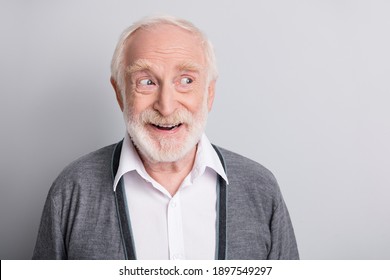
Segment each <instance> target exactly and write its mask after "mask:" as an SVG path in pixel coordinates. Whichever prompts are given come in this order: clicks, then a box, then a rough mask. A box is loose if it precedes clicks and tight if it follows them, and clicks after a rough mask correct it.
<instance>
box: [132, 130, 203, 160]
mask: <svg viewBox="0 0 390 280" xmlns="http://www.w3.org/2000/svg"><path fill="white" fill-rule="evenodd" d="M128 132H129V135H130V137H131V139H132V141H133V143H134V146H135V147H136V148H137V150H138V151H139V152H140V153H141V154H142V156H144V157H146V158H147V159H148V160H149V161H151V162H176V161H179V160H180V159H182V158H184V157H185V156H186V155H188V154H189V153H190V152H191V151H192V150H193V149H194V148H195V147H196V145H197V144H198V142H199V140H200V137H201V136H202V133H200V134H199V135H196V136H195V135H193V136H191V135H189V136H187V137H186V139H185V140H176V139H171V138H170V137H167V138H162V139H153V138H152V137H150V136H149V135H148V133H147V132H146V131H145V130H143V129H141V130H137V129H134V127H131V126H130V125H129V126H128Z"/></svg>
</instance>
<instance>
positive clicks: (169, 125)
mask: <svg viewBox="0 0 390 280" xmlns="http://www.w3.org/2000/svg"><path fill="white" fill-rule="evenodd" d="M157 126H159V127H165V128H168V127H175V126H178V124H175V125H171V124H157Z"/></svg>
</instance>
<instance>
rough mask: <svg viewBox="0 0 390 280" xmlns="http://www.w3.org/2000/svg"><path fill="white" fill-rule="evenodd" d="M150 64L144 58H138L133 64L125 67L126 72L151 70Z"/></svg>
mask: <svg viewBox="0 0 390 280" xmlns="http://www.w3.org/2000/svg"><path fill="white" fill-rule="evenodd" d="M151 69H152V65H151V64H150V63H149V62H148V61H147V60H146V59H138V60H136V61H135V62H134V63H133V64H131V65H129V66H128V67H127V68H126V73H127V74H133V73H135V72H140V71H145V70H151Z"/></svg>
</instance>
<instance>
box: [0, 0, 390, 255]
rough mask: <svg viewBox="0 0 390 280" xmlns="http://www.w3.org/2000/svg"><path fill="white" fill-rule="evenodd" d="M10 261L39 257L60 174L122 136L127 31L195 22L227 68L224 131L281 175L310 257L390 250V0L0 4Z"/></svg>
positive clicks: (0, 232)
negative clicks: (121, 65) (167, 18)
mask: <svg viewBox="0 0 390 280" xmlns="http://www.w3.org/2000/svg"><path fill="white" fill-rule="evenodd" d="M0 3H1V8H0V34H1V37H0V41H1V44H0V59H1V60H0V73H1V75H0V79H1V83H0V126H1V127H0V128H1V138H0V139H1V145H0V164H1V166H0V180H1V181H0V188H1V189H0V218H1V220H0V258H1V259H30V258H31V255H32V251H33V247H34V243H35V239H36V236H37V231H38V226H39V221H40V216H41V213H42V209H43V205H44V201H45V198H46V195H47V192H48V190H49V188H50V185H51V183H52V182H53V180H54V179H55V177H56V176H57V175H58V174H59V172H60V171H61V170H62V169H63V168H64V167H65V166H66V165H67V164H68V163H70V162H71V161H73V160H74V159H76V158H78V157H80V156H81V155H83V154H86V153H89V152H91V151H93V150H95V149H98V148H100V147H102V146H105V145H108V144H111V143H114V142H116V141H119V140H120V139H121V138H122V137H123V135H124V131H125V128H124V125H123V120H122V114H121V112H120V110H119V107H118V105H117V103H116V100H115V95H114V92H113V90H112V88H111V85H110V83H109V78H110V71H109V65H110V60H111V55H112V53H113V51H114V47H115V44H116V42H117V39H118V37H119V35H120V33H121V32H122V30H123V29H124V28H125V27H127V26H128V25H130V24H131V23H133V22H134V21H136V20H138V19H140V18H142V17H144V16H147V15H153V14H165V13H167V14H171V15H175V16H179V17H183V18H186V19H188V20H190V21H192V22H194V23H195V24H196V25H197V26H198V27H200V28H201V29H202V30H204V31H205V32H206V34H207V35H208V36H209V38H210V39H211V41H212V42H213V43H214V45H215V50H216V54H217V59H218V66H219V71H220V78H219V80H218V83H217V95H216V100H215V104H214V108H213V111H212V113H211V114H210V119H209V123H208V126H207V135H208V136H209V138H210V139H211V141H212V142H214V143H215V144H218V145H219V146H222V147H225V148H228V149H230V150H233V151H235V152H238V153H241V154H243V155H245V156H247V157H249V158H251V159H254V160H256V161H258V162H260V163H261V164H263V165H265V166H266V167H267V168H269V169H270V170H271V171H272V172H273V173H274V174H275V176H276V178H277V179H278V182H279V184H280V187H281V190H282V193H283V195H284V198H285V201H286V203H287V205H288V207H289V211H290V214H291V218H292V220H293V224H294V228H295V232H296V236H297V240H298V245H299V250H300V254H301V258H302V259H390V222H389V220H390V219H389V214H390V172H389V167H390V110H389V107H390V106H389V105H390V97H389V94H390V83H389V81H390V79H389V78H390V36H389V32H390V31H389V30H390V16H389V14H390V2H389V1H375V0H367V1H354V0H351V1H347V0H333V1H332V0H328V1H325V0H324V1H315V0H311V1H291V0H285V1H263V0H253V1H248V0H240V1H237V0H235V1H227V0H224V1H210V0H206V1H200V0H197V1H179V0H169V1H168V0H167V1H157V0H138V1H125V0H109V1H96V0H87V1H85V0H82V1H80V0H66V1H53V0H47V1H45V0H36V1H21V0H9V1H3V0H2V1H1V2H0Z"/></svg>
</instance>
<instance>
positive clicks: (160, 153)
mask: <svg viewBox="0 0 390 280" xmlns="http://www.w3.org/2000/svg"><path fill="white" fill-rule="evenodd" d="M123 114H124V118H125V122H126V126H127V132H128V133H129V135H130V138H131V139H132V141H133V143H134V145H135V147H136V148H137V149H138V150H139V152H140V153H141V154H142V155H143V156H145V157H147V159H148V160H150V161H152V162H175V161H178V160H180V159H182V158H183V157H184V156H186V155H187V154H188V153H190V152H191V150H192V149H193V148H194V147H195V146H196V145H197V144H198V142H199V140H200V138H201V137H202V134H203V132H204V130H205V127H206V122H207V116H208V107H207V98H205V102H204V103H203V104H202V108H201V111H199V112H198V113H196V114H194V115H193V114H191V113H190V112H189V111H188V110H187V109H184V108H181V109H178V110H176V111H175V112H174V113H173V114H172V115H170V116H168V117H163V116H161V115H160V113H159V112H158V111H156V110H154V109H151V108H148V109H146V110H145V111H143V112H142V113H140V114H138V115H132V114H131V112H129V111H128V110H127V109H126V108H125V110H124V112H123ZM151 123H152V124H159V125H168V124H169V125H172V124H178V123H182V126H184V127H180V128H179V129H185V130H186V133H187V134H186V135H185V139H184V140H182V139H175V138H174V137H173V136H169V135H168V136H166V137H155V136H153V137H152V136H151V135H150V133H149V132H148V130H147V129H146V126H148V125H150V124H151Z"/></svg>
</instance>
